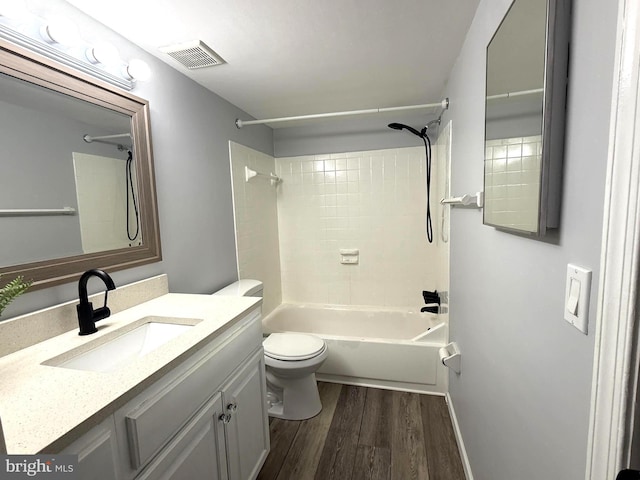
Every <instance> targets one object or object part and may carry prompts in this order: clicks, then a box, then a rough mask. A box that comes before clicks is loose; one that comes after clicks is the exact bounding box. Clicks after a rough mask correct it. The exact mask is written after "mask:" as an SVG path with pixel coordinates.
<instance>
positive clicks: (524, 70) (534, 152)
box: [483, 0, 570, 236]
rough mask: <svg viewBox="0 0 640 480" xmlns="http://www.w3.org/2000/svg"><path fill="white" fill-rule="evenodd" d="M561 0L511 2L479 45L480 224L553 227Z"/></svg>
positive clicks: (562, 51) (565, 26)
mask: <svg viewBox="0 0 640 480" xmlns="http://www.w3.org/2000/svg"><path fill="white" fill-rule="evenodd" d="M569 14H570V5H569V0H514V1H513V3H512V4H511V7H510V8H509V10H508V11H507V13H506V14H505V16H504V18H503V20H502V22H501V23H500V25H499V27H498V29H497V30H496V33H495V34H494V35H493V37H492V38H491V41H490V42H489V45H488V46H487V58H486V98H485V156H484V194H485V205H484V214H483V215H484V217H483V220H484V224H485V225H490V226H493V227H496V228H499V229H501V230H506V231H511V232H515V233H521V234H526V235H533V236H543V235H545V234H546V233H547V230H548V229H550V228H557V227H558V226H559V220H560V219H559V216H560V196H561V195H560V193H561V192H560V189H561V180H562V179H561V174H562V159H563V155H564V130H565V103H566V91H567V81H568V75H567V68H568V47H569V35H570V34H569V27H570V23H569V18H570V15H569Z"/></svg>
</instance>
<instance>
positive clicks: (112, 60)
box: [86, 42, 120, 65]
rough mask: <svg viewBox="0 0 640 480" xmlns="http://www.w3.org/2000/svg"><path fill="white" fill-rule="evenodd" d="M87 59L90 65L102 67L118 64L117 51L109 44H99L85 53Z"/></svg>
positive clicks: (118, 56) (118, 55)
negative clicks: (100, 64) (100, 65)
mask: <svg viewBox="0 0 640 480" xmlns="http://www.w3.org/2000/svg"><path fill="white" fill-rule="evenodd" d="M86 56H87V59H88V60H89V61H90V62H91V63H94V64H95V63H102V64H103V65H117V64H119V63H120V54H119V53H118V49H117V48H116V47H114V46H113V45H111V44H110V43H106V42H103V43H99V44H97V45H95V46H93V47H91V48H88V49H87V51H86Z"/></svg>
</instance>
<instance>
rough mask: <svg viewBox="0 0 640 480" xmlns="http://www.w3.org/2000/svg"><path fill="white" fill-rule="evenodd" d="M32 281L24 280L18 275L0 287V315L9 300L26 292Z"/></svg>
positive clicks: (11, 300)
mask: <svg viewBox="0 0 640 480" xmlns="http://www.w3.org/2000/svg"><path fill="white" fill-rule="evenodd" d="M32 283H33V281H31V280H27V281H25V280H24V277H22V276H19V277H16V278H14V279H13V280H11V281H10V282H9V283H7V284H6V285H5V286H4V287H2V288H0V315H2V312H3V311H4V309H5V308H7V306H8V305H9V304H10V303H11V302H13V301H14V300H15V299H16V298H17V297H19V296H20V295H22V294H23V293H24V292H26V291H27V289H28V288H29V287H30V286H31V284H32Z"/></svg>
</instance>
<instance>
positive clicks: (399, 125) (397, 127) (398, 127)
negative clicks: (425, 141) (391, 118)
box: [389, 123, 427, 138]
mask: <svg viewBox="0 0 640 480" xmlns="http://www.w3.org/2000/svg"><path fill="white" fill-rule="evenodd" d="M389 128H393V129H394V130H403V129H406V130H408V131H410V132H411V133H413V134H414V135H417V136H418V137H420V138H423V137H424V136H425V134H426V133H427V127H425V128H423V129H422V131H420V132H419V131H418V130H416V129H415V128H413V127H410V126H409V125H405V124H403V123H390V124H389Z"/></svg>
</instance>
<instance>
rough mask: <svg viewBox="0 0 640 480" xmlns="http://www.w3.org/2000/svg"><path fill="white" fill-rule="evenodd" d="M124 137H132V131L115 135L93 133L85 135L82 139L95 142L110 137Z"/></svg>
mask: <svg viewBox="0 0 640 480" xmlns="http://www.w3.org/2000/svg"><path fill="white" fill-rule="evenodd" d="M122 137H129V138H131V134H130V133H116V134H114V135H102V136H101V137H92V136H91V135H85V136H84V137H82V139H83V140H84V141H85V142H87V143H91V142H94V141H96V140H108V139H110V138H122Z"/></svg>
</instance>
